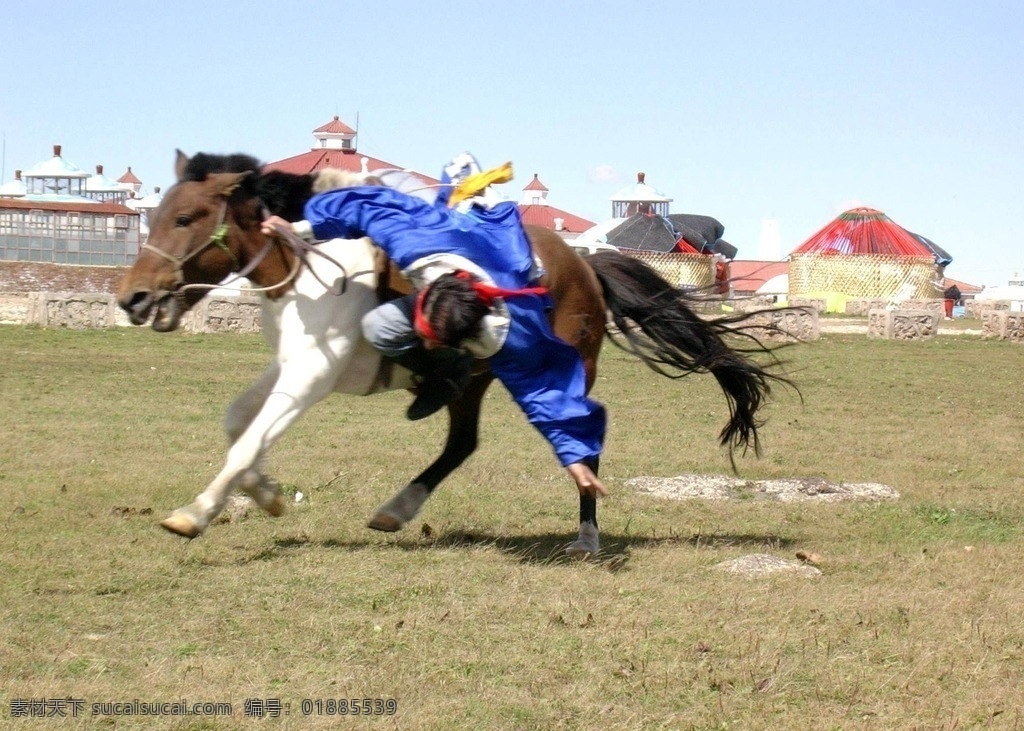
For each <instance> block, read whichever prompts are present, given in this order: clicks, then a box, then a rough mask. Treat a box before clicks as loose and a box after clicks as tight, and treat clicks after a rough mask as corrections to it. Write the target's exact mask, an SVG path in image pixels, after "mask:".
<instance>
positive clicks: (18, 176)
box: [14, 170, 21, 180]
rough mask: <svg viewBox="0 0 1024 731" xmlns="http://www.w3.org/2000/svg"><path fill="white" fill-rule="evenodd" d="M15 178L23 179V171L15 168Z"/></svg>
mask: <svg viewBox="0 0 1024 731" xmlns="http://www.w3.org/2000/svg"><path fill="white" fill-rule="evenodd" d="M14 179H15V180H21V171H20V170H15V171H14Z"/></svg>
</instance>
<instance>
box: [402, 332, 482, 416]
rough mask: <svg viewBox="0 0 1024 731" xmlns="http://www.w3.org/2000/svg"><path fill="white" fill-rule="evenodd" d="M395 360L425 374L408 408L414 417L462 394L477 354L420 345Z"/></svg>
mask: <svg viewBox="0 0 1024 731" xmlns="http://www.w3.org/2000/svg"><path fill="white" fill-rule="evenodd" d="M394 360H395V362H396V363H398V364H399V365H401V366H405V367H406V368H408V369H409V370H411V371H412V372H413V373H415V374H416V375H418V376H420V377H421V380H420V382H419V385H417V387H416V399H415V400H414V401H413V402H412V404H411V405H410V406H409V410H408V411H406V412H405V415H406V417H407V418H408V419H409V420H410V421H417V420H419V419H425V418H426V417H428V416H430V415H431V414H433V413H434V412H436V411H438V410H440V409H441V408H443V407H444V406H447V405H448V404H449V403H451V402H452V401H454V400H455V399H457V398H458V397H459V396H461V395H462V392H463V391H464V390H465V388H466V386H467V385H468V384H469V379H470V376H471V374H472V370H473V356H472V355H470V354H469V353H466V352H464V351H461V350H455V349H454V348H434V349H432V350H427V349H426V348H422V347H418V348H416V349H414V350H411V351H409V352H408V353H404V354H403V355H401V356H399V357H398V358H395V359H394Z"/></svg>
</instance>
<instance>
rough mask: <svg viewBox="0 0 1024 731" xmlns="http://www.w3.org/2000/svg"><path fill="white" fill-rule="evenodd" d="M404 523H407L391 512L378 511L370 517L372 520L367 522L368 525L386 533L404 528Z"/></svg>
mask: <svg viewBox="0 0 1024 731" xmlns="http://www.w3.org/2000/svg"><path fill="white" fill-rule="evenodd" d="M403 525H405V524H404V523H403V522H402V521H400V520H399V519H398V518H397V517H395V516H394V515H391V514H390V513H377V514H375V515H374V516H373V517H372V518H370V522H369V523H367V524H366V527H367V528H373V529H374V530H381V531H384V532H385V533H394V532H396V531H400V530H402V526H403Z"/></svg>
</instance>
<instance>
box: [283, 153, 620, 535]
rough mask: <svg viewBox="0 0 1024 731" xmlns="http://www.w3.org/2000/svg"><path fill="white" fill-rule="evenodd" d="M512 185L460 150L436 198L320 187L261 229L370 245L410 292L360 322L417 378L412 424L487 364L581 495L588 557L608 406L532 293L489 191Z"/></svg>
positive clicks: (516, 221)
mask: <svg viewBox="0 0 1024 731" xmlns="http://www.w3.org/2000/svg"><path fill="white" fill-rule="evenodd" d="M510 178H511V169H510V166H508V165H506V166H504V167H502V168H497V169H495V170H492V171H489V172H485V173H481V172H480V170H479V167H478V165H477V164H476V161H475V160H474V159H473V158H472V156H470V155H468V154H464V155H460V156H459V157H457V158H455V160H453V161H452V163H451V164H449V165H448V166H446V167H445V170H444V173H443V175H442V186H441V188H440V192H439V193H438V194H437V195H436V196H420V195H412V194H408V193H404V192H401V191H399V190H397V189H395V188H392V187H386V186H380V185H360V186H356V187H349V188H342V189H338V190H332V191H327V192H324V193H320V194H318V195H316V196H314V197H313V198H311V199H310V200H309V202H308V203H307V204H306V205H305V208H304V216H305V220H303V221H298V222H295V223H288V222H287V221H285V220H284V219H282V218H278V217H276V216H272V217H270V218H268V219H267V220H266V221H265V223H264V227H263V231H264V233H266V234H268V235H270V234H273V233H275V230H276V229H277V228H278V227H281V226H285V227H291V230H292V231H294V233H296V234H297V235H299V236H302V237H304V238H307V239H313V240H325V239H332V238H359V237H362V236H369V237H370V238H371V239H373V241H374V242H375V243H376V244H377V245H378V246H380V247H381V248H382V249H383V250H384V251H385V252H386V253H387V254H388V256H389V257H390V258H391V260H392V261H394V262H395V263H396V264H397V265H398V266H399V267H400V268H401V269H402V273H403V274H404V275H405V276H406V277H407V278H408V279H409V280H410V281H411V282H412V284H413V286H414V288H415V290H414V292H413V293H412V294H410V295H408V296H406V297H404V298H402V299H399V300H395V301H392V302H388V303H386V304H383V305H380V306H379V307H377V308H376V309H375V310H373V311H371V312H370V313H369V314H368V315H367V316H366V317H365V318H364V319H363V334H364V336H365V337H366V339H367V340H368V341H369V342H370V343H371V344H372V345H374V346H375V347H376V348H377V349H378V350H379V351H380V352H381V353H383V354H384V355H387V356H389V357H391V358H393V359H394V360H395V361H396V362H398V363H399V364H401V365H403V366H405V367H407V368H409V369H410V370H412V371H413V372H414V373H417V374H418V375H419V376H420V377H421V378H422V382H421V385H420V387H419V388H418V394H417V397H416V399H415V401H414V402H413V404H412V405H411V406H410V407H409V411H408V417H409V418H410V419H420V418H424V417H426V416H429V415H430V414H432V413H434V412H435V411H437V410H439V409H440V408H442V407H443V406H445V405H446V404H447V403H448V402H450V401H451V400H453V399H455V398H457V397H458V396H459V395H460V394H461V392H462V389H463V388H464V387H465V385H466V383H467V382H468V379H469V376H470V372H471V370H472V363H473V359H474V358H477V359H483V358H486V359H488V360H489V365H490V369H491V372H492V373H494V375H495V376H496V377H497V378H498V379H499V380H500V381H501V382H502V383H503V384H504V385H505V387H506V388H507V389H508V391H509V392H510V393H511V394H512V398H513V399H514V400H515V401H516V403H517V404H518V405H519V407H520V408H521V409H522V410H523V412H524V413H525V415H526V418H527V419H528V420H529V421H530V423H531V424H533V425H534V427H536V428H537V430H538V431H539V432H540V433H541V434H542V435H543V436H544V438H545V439H547V441H548V442H549V443H550V444H551V447H552V449H553V450H554V453H555V455H556V457H557V458H558V460H559V462H560V463H561V464H562V466H563V467H565V468H566V470H568V472H569V475H570V476H571V477H572V479H573V480H574V481H575V483H576V486H577V488H578V490H579V492H580V495H581V503H580V540H579V541H577V542H576V544H574V548H575V550H574V551H573V552H578V553H594V552H596V551H597V550H598V529H597V509H596V498H597V496H598V495H607V494H608V492H607V489H606V488H605V486H604V485H603V484H602V482H601V481H600V480H599V479H598V477H597V471H598V465H599V462H600V455H601V451H602V449H603V444H604V438H605V429H606V416H605V410H604V407H603V406H602V405H601V404H599V403H598V402H596V401H594V400H593V399H591V398H589V397H588V396H587V385H586V375H585V371H584V366H583V361H582V358H581V357H580V354H579V352H578V351H577V350H576V349H575V348H573V347H572V346H571V345H569V344H568V343H566V342H564V341H563V340H561V339H559V338H557V337H556V336H555V335H554V333H553V332H552V329H551V326H550V324H549V322H548V313H549V311H550V310H551V307H552V302H551V299H550V296H549V294H548V292H547V290H545V289H544V288H543V287H540V286H537V280H538V278H539V275H540V267H539V265H538V262H537V261H536V260H535V259H534V256H533V252H532V251H531V248H530V243H529V240H528V239H527V236H526V233H525V231H524V230H523V224H522V220H521V219H520V216H519V210H518V208H517V207H516V205H515V203H513V202H510V201H503V200H499V199H498V198H497V196H495V195H494V194H493V192H492V191H490V189H489V187H488V186H489V185H490V184H491V183H493V182H505V181H506V180H508V179H510ZM430 198H433V200H430ZM403 517H405V516H403ZM409 517H411V516H409Z"/></svg>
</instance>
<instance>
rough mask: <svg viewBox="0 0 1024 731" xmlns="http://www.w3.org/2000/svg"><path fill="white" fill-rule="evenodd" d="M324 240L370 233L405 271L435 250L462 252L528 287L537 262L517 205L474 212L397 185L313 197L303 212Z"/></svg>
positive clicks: (508, 282) (497, 275)
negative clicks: (436, 202) (413, 193)
mask: <svg viewBox="0 0 1024 731" xmlns="http://www.w3.org/2000/svg"><path fill="white" fill-rule="evenodd" d="M303 213H304V215H305V218H306V220H307V221H309V223H310V225H311V226H312V228H313V235H314V236H316V238H318V239H333V238H358V237H360V236H369V237H370V238H371V239H373V240H374V242H375V243H376V244H377V245H378V246H380V247H381V248H382V249H384V251H386V252H387V254H388V256H390V257H391V259H392V260H393V261H395V262H396V263H397V264H398V265H399V266H400V267H402V268H403V269H404V268H406V267H408V266H410V265H411V264H412V263H413V262H415V261H416V260H417V259H419V258H421V257H424V256H427V255H430V254H441V253H447V254H459V255H461V256H464V257H466V258H467V259H469V260H470V261H472V262H475V263H476V264H477V265H478V266H480V267H482V268H483V269H484V270H485V271H487V272H488V273H489V274H490V275H491V276H492V277H493V278H494V280H495V281H496V282H497V284H498V285H499V286H502V287H524V286H526V285H527V283H528V282H529V277H530V272H531V269H532V266H533V254H532V252H531V250H530V242H529V240H528V239H527V237H526V233H525V232H524V231H523V226H522V222H521V220H520V218H519V210H518V209H517V208H516V206H515V204H514V203H507V204H499V205H498V206H495V208H494V209H493V210H473V211H472V213H470V214H464V213H459V212H457V211H452V210H450V209H448V208H444V207H442V206H434V205H431V204H430V203H427V202H426V201H424V200H422V199H420V198H417V197H415V196H410V195H407V194H405V193H402V192H400V191H397V190H395V189H393V188H384V187H380V186H359V187H355V188H342V189H340V190H332V191H328V192H326V193H321V194H319V195H316V196H313V197H312V198H310V200H309V201H308V202H307V203H306V206H305V209H304V211H303Z"/></svg>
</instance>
